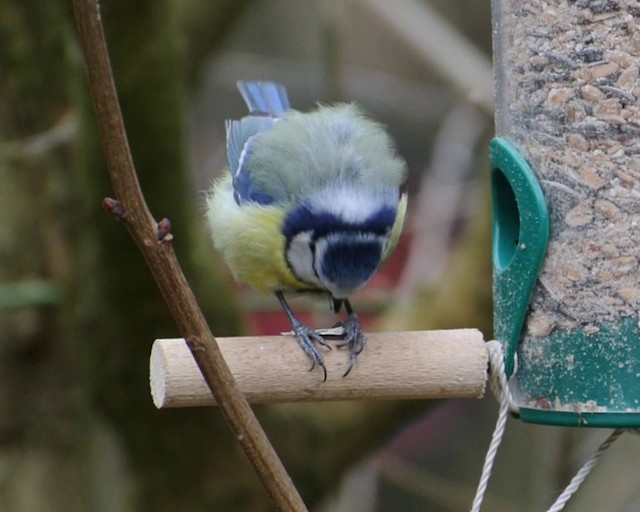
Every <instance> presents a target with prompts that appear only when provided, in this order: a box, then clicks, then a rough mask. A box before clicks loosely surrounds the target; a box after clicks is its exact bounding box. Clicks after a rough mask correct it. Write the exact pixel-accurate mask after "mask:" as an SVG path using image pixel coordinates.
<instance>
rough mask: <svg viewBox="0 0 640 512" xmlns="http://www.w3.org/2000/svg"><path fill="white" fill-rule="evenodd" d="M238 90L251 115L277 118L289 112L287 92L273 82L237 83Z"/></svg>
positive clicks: (280, 85) (282, 86)
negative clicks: (265, 115)
mask: <svg viewBox="0 0 640 512" xmlns="http://www.w3.org/2000/svg"><path fill="white" fill-rule="evenodd" d="M237 85H238V89H239V90H240V94H242V97H243V98H244V101H245V103H246V104H247V107H249V112H250V113H252V114H254V113H255V114H269V115H273V116H279V115H281V114H283V113H285V112H286V111H287V110H289V109H290V108H291V107H290V106H289V98H288V96H287V90H286V88H285V87H284V85H282V84H278V83H275V82H245V81H239V82H238V84H237Z"/></svg>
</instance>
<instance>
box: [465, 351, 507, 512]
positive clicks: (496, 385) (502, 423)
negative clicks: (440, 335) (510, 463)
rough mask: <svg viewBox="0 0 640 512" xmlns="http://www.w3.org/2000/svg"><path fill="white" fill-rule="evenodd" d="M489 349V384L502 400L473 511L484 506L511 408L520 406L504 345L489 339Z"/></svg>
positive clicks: (472, 507) (499, 399) (478, 511)
mask: <svg viewBox="0 0 640 512" xmlns="http://www.w3.org/2000/svg"><path fill="white" fill-rule="evenodd" d="M487 350H488V351H489V384H490V386H491V390H492V391H493V394H494V395H495V396H496V398H497V399H498V401H499V402H500V409H499V411H498V421H497V422H496V428H495V429H494V431H493V436H492V438H491V443H490V444H489V449H488V450H487V455H486V457H485V459H484V467H483V468H482V475H481V476H480V482H479V483H478V489H477V491H476V496H475V498H474V499H473V505H472V506H471V512H480V508H481V507H482V502H483V501H484V496H485V494H486V492H487V486H488V485H489V479H490V478H491V471H492V469H493V463H494V462H495V460H496V456H497V454H498V448H500V444H501V443H502V436H503V435H504V432H505V430H506V427H507V417H508V415H509V410H510V409H511V410H513V411H517V410H518V406H517V405H516V404H515V401H514V400H513V397H512V396H511V392H510V391H509V383H508V380H507V374H506V372H505V369H504V354H503V352H502V345H501V344H500V342H499V341H489V342H487Z"/></svg>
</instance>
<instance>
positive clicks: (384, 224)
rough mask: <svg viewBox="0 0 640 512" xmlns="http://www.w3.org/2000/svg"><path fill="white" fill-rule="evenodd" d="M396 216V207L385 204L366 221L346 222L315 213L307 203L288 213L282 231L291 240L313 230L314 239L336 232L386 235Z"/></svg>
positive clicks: (338, 218) (330, 215)
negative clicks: (299, 234)
mask: <svg viewBox="0 0 640 512" xmlns="http://www.w3.org/2000/svg"><path fill="white" fill-rule="evenodd" d="M395 218H396V208H393V207H391V206H384V207H382V208H380V209H379V210H378V211H376V212H375V213H374V214H373V215H371V216H370V217H369V218H368V219H367V220H366V221H364V222H353V223H351V222H346V221H345V220H344V219H342V218H340V217H337V216H336V215H334V214H331V213H327V212H323V213H315V212H312V211H311V210H309V208H307V207H306V206H305V205H301V206H298V207H297V208H296V209H294V210H293V211H292V212H290V213H289V215H287V217H286V219H285V222H284V226H283V228H282V233H283V234H284V236H285V238H286V239H287V240H291V239H292V238H293V237H294V236H296V235H297V234H298V233H301V232H303V231H311V232H312V233H313V239H318V238H322V237H325V236H327V235H328V234H330V233H336V232H343V233H344V232H354V233H372V234H375V235H380V236H384V235H387V234H388V233H389V230H390V229H391V227H392V226H393V223H394V222H395Z"/></svg>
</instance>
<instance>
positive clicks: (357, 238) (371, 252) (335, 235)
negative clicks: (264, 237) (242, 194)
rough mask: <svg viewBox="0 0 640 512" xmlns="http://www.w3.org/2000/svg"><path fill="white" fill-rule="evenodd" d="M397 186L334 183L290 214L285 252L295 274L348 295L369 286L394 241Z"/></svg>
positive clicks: (334, 293)
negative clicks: (358, 186) (371, 187)
mask: <svg viewBox="0 0 640 512" xmlns="http://www.w3.org/2000/svg"><path fill="white" fill-rule="evenodd" d="M398 199H399V198H398V191H397V189H392V188H389V189H387V188H381V189H374V190H358V189H352V188H348V187H333V188H328V189H325V190H323V191H322V192H320V193H318V194H316V195H313V196H311V197H309V198H306V199H305V200H303V201H301V202H300V203H299V204H298V205H297V206H296V207H295V208H293V209H292V210H291V211H290V212H289V214H288V215H287V216H286V218H285V222H284V225H283V234H284V236H285V239H286V248H285V258H286V261H287V264H288V265H289V268H290V269H291V271H292V272H293V273H294V275H295V276H296V277H297V278H298V279H300V280H301V281H304V282H306V283H309V284H311V285H314V286H317V287H318V288H320V289H323V290H327V291H328V292H330V293H331V295H332V296H333V297H334V298H337V299H343V298H347V297H348V296H350V295H352V294H353V293H355V292H357V291H358V290H360V289H361V288H362V287H363V286H365V285H366V284H367V283H368V282H369V280H370V279H371V278H372V277H373V275H374V273H375V271H376V270H377V269H378V267H379V266H380V264H381V262H382V260H383V256H384V255H385V252H386V250H387V248H388V246H389V242H390V238H391V233H392V229H393V226H394V222H395V219H396V215H397V212H398Z"/></svg>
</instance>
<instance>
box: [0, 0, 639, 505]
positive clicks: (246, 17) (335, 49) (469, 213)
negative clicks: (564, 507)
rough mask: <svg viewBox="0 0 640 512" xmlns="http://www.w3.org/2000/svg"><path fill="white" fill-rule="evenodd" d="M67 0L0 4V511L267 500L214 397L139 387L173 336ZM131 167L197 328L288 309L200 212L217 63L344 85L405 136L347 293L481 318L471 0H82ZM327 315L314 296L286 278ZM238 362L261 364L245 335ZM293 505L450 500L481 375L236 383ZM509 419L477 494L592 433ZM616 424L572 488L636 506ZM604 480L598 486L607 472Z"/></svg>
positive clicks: (235, 111)
mask: <svg viewBox="0 0 640 512" xmlns="http://www.w3.org/2000/svg"><path fill="white" fill-rule="evenodd" d="M70 4H71V3H70V2H67V1H61V0H28V1H24V0H4V1H3V2H2V3H0V218H2V222H0V511H5V510H6V511H40V510H43V511H59V510H60V511H61V510H64V511H76V510H77V511H85V510H97V511H146V510H154V511H173V510H186V511H199V510H223V511H257V512H260V511H267V510H271V508H270V504H269V502H268V498H267V495H266V493H265V492H264V491H263V490H262V488H261V487H260V484H259V482H258V480H257V478H256V477H255V476H254V475H253V473H252V470H251V468H250V466H249V464H248V463H247V461H246V460H245V459H244V455H243V454H242V453H241V452H240V450H239V449H238V447H237V446H236V442H235V440H234V439H233V437H232V436H231V434H230V433H229V432H228V429H227V427H226V425H225V423H224V422H223V420H222V418H221V417H220V413H219V411H218V410H216V409H197V410H165V411H158V410H156V409H155V408H154V407H153V405H152V403H151V400H150V396H149V391H148V357H149V352H150V347H151V343H152V342H153V340H154V339H155V338H167V337H174V336H177V331H176V328H175V326H174V325H173V322H172V320H171V318H170V317H169V315H168V312H167V310H166V308H165V305H164V303H163V301H162V299H161V297H160V295H159V294H158V292H157V290H156V288H155V285H154V283H153V282H152V280H151V277H150V274H149V272H148V271H147V269H146V267H145V264H144V262H143V260H142V257H141V256H140V254H139V253H138V251H137V249H136V247H135V246H134V244H133V242H132V241H131V240H130V238H129V236H128V234H127V233H126V230H125V229H123V226H121V225H118V224H117V222H115V221H114V220H113V219H112V218H110V217H109V216H108V215H106V214H105V213H104V212H103V211H102V209H101V206H100V205H101V200H102V198H103V197H105V196H109V195H112V194H113V192H112V189H111V186H110V183H109V180H108V175H107V171H106V168H105V164H104V159H103V156H102V153H101V147H100V141H99V138H98V136H97V133H96V126H95V119H94V116H93V111H92V107H91V103H90V100H89V97H88V91H87V84H86V80H85V74H84V69H83V66H82V62H81V56H80V50H79V45H78V41H77V38H76V32H75V25H74V20H73V15H72V10H71V5H70ZM101 5H102V11H103V22H104V25H105V30H106V32H107V40H108V43H109V50H110V54H111V58H112V65H113V69H114V74H115V80H116V85H117V88H118V92H119V96H120V101H121V106H122V110H123V115H124V118H125V124H126V127H127V132H128V135H129V139H130V146H131V149H132V152H133V155H134V159H135V162H136V166H137V171H138V174H139V178H140V181H141V183H142V188H143V191H144V193H145V196H146V198H147V201H148V203H149V205H150V208H151V210H152V212H153V214H154V215H155V216H156V218H162V217H165V216H166V217H168V218H169V219H171V222H172V225H173V233H174V237H175V238H174V247H175V248H176V252H177V253H178V256H179V258H180V260H181V262H182V264H183V266H184V269H185V272H186V274H187V276H188V278H189V280H190V283H191V285H192V287H193V288H194V291H195V293H196V295H197V297H198V299H199V302H200V304H201V306H202V308H203V309H204V310H205V312H206V314H207V315H208V320H209V322H210V325H211V327H212V330H213V332H214V334H216V335H222V336H230V335H238V334H246V333H256V334H266V333H269V334H273V333H278V332H280V331H281V330H287V329H288V327H287V323H286V318H285V317H284V316H283V314H282V313H281V312H280V311H279V307H278V305H277V301H276V300H275V299H274V298H272V297H264V296H259V295H256V294H254V293H253V292H251V291H250V290H247V289H245V288H240V287H238V286H236V285H235V284H234V283H233V280H232V279H231V277H230V275H229V273H228V271H227V269H226V267H225V265H224V264H223V263H222V262H221V260H220V259H219V257H218V255H217V254H216V253H215V252H214V250H213V247H212V244H211V242H210V240H209V239H208V236H207V234H206V232H205V229H204V224H203V216H202V206H203V205H202V203H203V192H204V191H205V190H206V189H207V188H208V187H209V186H210V184H211V182H212V181H213V179H215V178H216V177H217V176H218V175H219V173H220V172H222V171H223V169H224V167H225V165H226V162H225V140H224V139H225V134H224V120H225V119H227V118H237V117H239V116H242V115H244V112H245V107H244V105H243V103H242V99H241V98H240V96H239V94H238V93H237V91H236V88H235V83H236V81H237V80H239V79H268V80H277V81H280V82H282V83H284V84H285V85H286V86H287V88H288V90H289V93H290V98H291V103H292V105H293V106H294V107H295V108H297V109H300V110H306V109H311V108H313V107H314V105H315V104H316V103H317V102H325V103H326V102H335V101H356V102H358V103H360V104H361V105H362V106H363V107H364V108H365V109H366V110H367V111H368V112H369V113H370V114H371V115H372V116H373V117H374V118H376V119H377V120H379V121H381V122H382V123H383V124H385V125H386V126H387V127H388V128H389V131H390V133H391V134H392V136H393V137H394V139H395V140H396V141H397V144H398V149H399V152H400V153H401V154H402V155H403V156H404V157H405V158H406V160H407V162H408V164H409V169H410V177H409V182H408V189H409V196H410V214H409V218H408V221H407V224H406V229H405V233H404V235H403V239H402V241H401V243H400V245H399V248H398V250H397V251H396V253H395V255H394V257H393V258H392V259H391V260H390V261H389V262H388V263H387V265H386V266H385V267H384V269H383V270H382V272H381V273H380V274H379V275H378V276H377V277H376V279H375V281H374V282H373V283H372V284H371V285H370V286H369V287H368V288H367V289H366V290H365V291H363V292H362V293H361V294H360V295H358V296H356V297H355V298H354V300H353V302H354V305H355V307H357V308H358V310H359V311H360V312H361V315H362V316H363V317H364V318H365V326H366V328H367V329H372V330H374V329H375V330H410V329H436V328H456V327H476V328H479V329H481V330H482V331H483V333H484V335H485V339H491V261H490V236H491V235H490V210H489V199H488V187H487V179H486V178H487V151H486V148H487V143H488V141H489V139H490V137H491V136H492V133H493V120H492V116H493V106H492V101H493V97H492V95H493V89H492V69H491V16H490V3H489V1H488V0H483V1H478V2H467V1H463V0H457V1H451V0H449V1H446V0H433V1H427V0H422V1H421V0H390V1H389V0H388V1H384V0H322V1H311V0H297V1H296V0H235V1H234V0H153V1H151V0H141V1H137V2H129V1H127V0H104V1H103V2H101ZM293 305H294V307H295V309H296V310H297V311H303V312H304V314H303V315H301V316H303V317H304V319H305V320H307V321H308V322H309V323H311V324H313V325H317V326H327V325H332V324H333V322H334V321H335V319H334V317H333V316H332V315H330V314H329V311H328V307H327V303H326V301H325V300H320V301H312V300H308V299H304V298H301V299H297V300H295V301H294V303H293ZM256 371H260V368H259V360H257V361H256ZM255 410H256V413H257V415H258V417H259V419H260V420H261V422H262V424H263V426H264V428H265V430H266V431H267V434H268V436H269V437H270V439H271V440H272V442H273V443H274V445H275V447H276V450H277V451H278V453H279V454H280V456H281V457H282V459H283V462H284V464H285V466H286V467H287V469H288V470H289V471H290V474H291V476H292V478H293V480H294V482H295V483H296V485H297V486H298V488H299V490H300V492H301V494H302V496H303V498H304V500H305V502H306V503H307V504H308V506H309V508H310V509H311V510H317V511H324V512H342V511H363V512H374V511H378V512H383V511H392V510H393V511H395V510H403V511H414V510H415V511H425V510H429V511H463V510H468V509H469V507H470V504H471V501H472V499H473V494H474V492H475V487H476V485H477V480H478V478H479V476H480V471H481V468H482V463H483V459H484V453H485V451H486V449H487V446H488V444H489V440H490V435H491V431H492V429H493V424H494V422H495V418H496V414H497V407H496V405H495V400H494V399H493V397H491V396H487V397H486V398H485V399H483V400H479V401H471V400H466V401H462V400H457V401H447V402H442V403H436V402H424V401H407V402H396V403H392V402H380V403H368V402H366V401H365V402H357V403H354V402H349V403H331V404H287V405H274V406H259V407H256V408H255ZM604 434H605V433H603V432H598V431H596V432H584V431H576V430H574V429H561V428H552V427H541V426H537V427H536V426H528V425H524V424H522V423H519V422H517V421H512V422H510V423H509V426H508V430H507V436H506V439H505V442H504V443H503V446H502V449H501V452H500V455H499V458H498V461H497V466H496V468H495V471H494V477H493V479H492V481H491V485H490V487H489V494H488V497H487V500H486V505H485V509H486V510H491V511H516V510H517V511H529V510H531V511H533V510H543V509H544V508H545V506H546V505H548V504H549V503H551V502H552V500H553V497H554V496H555V495H556V494H557V493H558V492H559V491H560V490H561V489H562V487H563V486H564V485H566V483H567V482H568V481H569V479H570V478H571V476H572V475H573V474H574V473H575V471H576V470H577V468H578V467H579V466H580V464H581V462H582V461H583V460H584V459H585V458H586V457H588V455H589V454H590V453H591V452H592V451H593V449H594V448H595V446H597V444H598V443H599V441H600V440H601V439H603V438H604ZM627 437H629V436H626V437H625V438H623V439H622V440H621V441H620V442H619V444H618V445H616V447H615V448H614V449H613V450H612V451H611V452H610V453H608V454H607V456H606V459H605V462H604V463H603V464H602V465H601V466H599V467H598V469H597V470H596V472H595V474H594V475H593V477H592V478H591V479H590V480H589V482H588V484H587V485H586V488H585V489H584V490H583V491H582V492H581V493H580V495H578V497H577V498H576V499H575V500H574V502H572V504H571V506H570V507H569V509H571V510H582V511H585V510H587V511H588V510H629V511H631V510H638V509H640V501H639V500H640V498H639V496H638V492H637V480H636V479H635V478H634V474H637V470H634V469H632V468H634V466H632V465H631V464H635V462H634V461H636V460H638V456H639V455H640V454H639V453H638V447H637V443H634V442H633V441H634V440H633V439H627ZM605 489H606V492H605V491H604V490H605Z"/></svg>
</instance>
